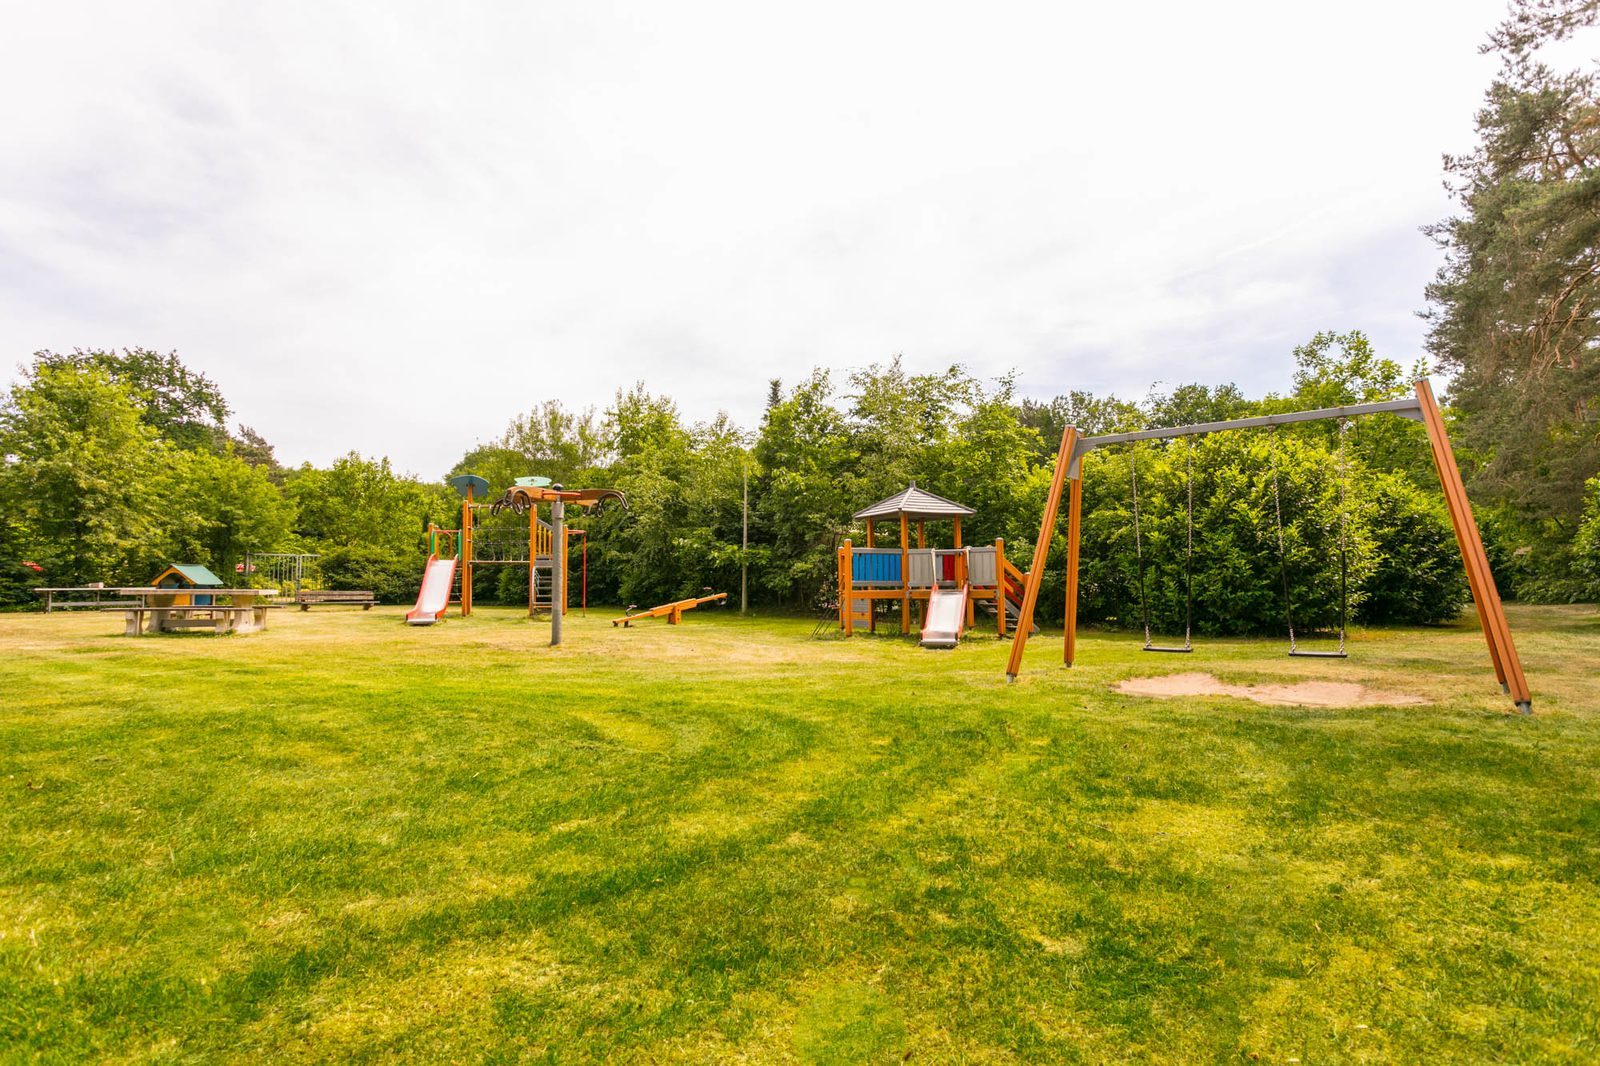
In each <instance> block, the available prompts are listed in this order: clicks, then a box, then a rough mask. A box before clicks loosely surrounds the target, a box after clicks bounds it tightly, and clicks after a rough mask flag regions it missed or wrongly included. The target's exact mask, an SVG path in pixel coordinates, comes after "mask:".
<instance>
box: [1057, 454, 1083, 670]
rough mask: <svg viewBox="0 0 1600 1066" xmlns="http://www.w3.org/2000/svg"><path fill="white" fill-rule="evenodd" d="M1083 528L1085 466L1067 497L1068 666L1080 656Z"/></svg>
mask: <svg viewBox="0 0 1600 1066" xmlns="http://www.w3.org/2000/svg"><path fill="white" fill-rule="evenodd" d="M1082 530H1083V467H1082V466H1081V465H1080V466H1079V467H1078V476H1077V477H1075V478H1073V479H1072V488H1071V489H1070V490H1069V493H1068V498H1067V618H1066V629H1067V635H1066V641H1065V644H1064V645H1063V647H1062V649H1061V660H1062V662H1064V663H1066V664H1067V665H1068V666H1071V665H1072V661H1073V660H1074V659H1076V658H1077V657H1078V541H1079V540H1080V539H1081V537H1082Z"/></svg>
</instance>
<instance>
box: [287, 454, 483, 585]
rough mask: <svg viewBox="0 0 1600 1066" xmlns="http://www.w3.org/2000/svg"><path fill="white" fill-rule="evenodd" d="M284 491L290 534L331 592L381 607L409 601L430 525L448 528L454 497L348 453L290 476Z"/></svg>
mask: <svg viewBox="0 0 1600 1066" xmlns="http://www.w3.org/2000/svg"><path fill="white" fill-rule="evenodd" d="M284 490H285V493H286V495H287V496H288V498H289V500H290V502H291V503H292V504H293V505H294V507H295V511H296V515H297V518H296V521H295V529H294V532H295V534H296V535H297V536H298V537H299V538H300V541H301V543H302V544H304V545H305V546H306V547H307V548H309V549H310V550H311V551H314V552H317V553H319V554H321V555H322V556H323V558H322V559H321V560H320V563H321V570H322V575H323V578H324V579H325V580H326V581H327V582H328V584H329V585H330V587H333V588H370V589H372V590H373V591H374V592H377V593H378V594H379V595H380V596H382V597H383V598H384V599H387V600H399V601H403V600H405V599H407V598H409V597H411V596H414V595H415V594H416V591H417V587H418V585H419V584H420V583H421V580H422V570H423V563H424V562H425V561H426V559H427V555H428V541H427V532H428V526H429V525H430V524H437V525H440V526H444V527H446V528H451V529H453V528H455V527H456V526H457V525H458V524H459V521H460V519H459V511H457V509H456V507H457V501H456V499H455V495H454V493H452V492H451V491H450V490H449V489H447V488H446V487H444V486H443V485H427V484H424V483H422V482H420V481H418V480H417V479H416V478H414V477H407V476H402V475H399V474H396V473H395V472H394V469H393V468H392V467H391V466H390V464H389V460H388V459H387V458H384V459H367V458H363V457H362V456H361V455H358V454H357V453H355V452H351V453H350V454H349V455H346V456H345V457H343V458H342V459H339V460H336V461H335V462H334V463H333V465H332V466H330V467H329V468H328V469H326V470H319V469H316V468H314V467H312V466H310V465H307V466H303V467H301V468H300V469H298V470H295V471H293V472H292V473H291V474H290V475H289V477H288V479H287V481H286V482H285V486H284Z"/></svg>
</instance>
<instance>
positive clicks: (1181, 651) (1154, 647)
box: [1140, 644, 1194, 655]
mask: <svg viewBox="0 0 1600 1066" xmlns="http://www.w3.org/2000/svg"><path fill="white" fill-rule="evenodd" d="M1140 650H1141V651H1167V652H1172V653H1174V654H1177V655H1188V654H1190V653H1191V652H1193V651H1194V649H1193V648H1178V647H1169V646H1167V645H1165V644H1146V645H1145V646H1144V647H1143V648H1141V649H1140Z"/></svg>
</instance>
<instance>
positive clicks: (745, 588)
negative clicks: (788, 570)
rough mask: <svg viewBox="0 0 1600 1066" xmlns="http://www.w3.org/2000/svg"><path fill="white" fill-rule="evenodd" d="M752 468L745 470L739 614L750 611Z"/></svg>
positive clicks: (740, 536)
mask: <svg viewBox="0 0 1600 1066" xmlns="http://www.w3.org/2000/svg"><path fill="white" fill-rule="evenodd" d="M749 569H750V467H749V466H748V465H746V466H745V468H744V513H743V517H742V520H741V522H740V529H739V613H740V614H747V613H748V612H749V610H750V599H749V595H748V593H749V587H750V582H749V580H748V579H749Z"/></svg>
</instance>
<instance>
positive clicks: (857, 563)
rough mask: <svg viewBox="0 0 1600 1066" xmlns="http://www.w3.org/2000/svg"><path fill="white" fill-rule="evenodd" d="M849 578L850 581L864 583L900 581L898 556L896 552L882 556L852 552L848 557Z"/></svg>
mask: <svg viewBox="0 0 1600 1066" xmlns="http://www.w3.org/2000/svg"><path fill="white" fill-rule="evenodd" d="M850 578H851V580H852V581H857V582H862V583H866V582H869V581H893V582H896V583H898V582H899V580H900V555H899V553H898V552H895V553H889V552H885V553H884V554H882V555H867V554H865V553H862V552H852V553H851V555H850Z"/></svg>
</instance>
